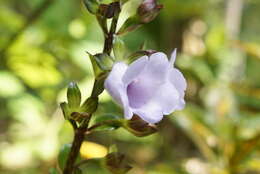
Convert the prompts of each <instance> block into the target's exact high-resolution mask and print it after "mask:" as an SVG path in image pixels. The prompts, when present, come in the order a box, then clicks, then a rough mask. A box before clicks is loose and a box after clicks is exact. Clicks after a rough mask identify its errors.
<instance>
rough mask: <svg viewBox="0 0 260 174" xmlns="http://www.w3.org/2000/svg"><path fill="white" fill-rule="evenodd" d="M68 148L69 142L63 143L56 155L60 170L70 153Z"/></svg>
mask: <svg viewBox="0 0 260 174" xmlns="http://www.w3.org/2000/svg"><path fill="white" fill-rule="evenodd" d="M70 149H71V144H64V145H63V146H62V147H61V149H60V153H59V155H58V164H59V167H60V169H61V170H64V167H65V165H66V162H67V159H68V156H69V153H70Z"/></svg>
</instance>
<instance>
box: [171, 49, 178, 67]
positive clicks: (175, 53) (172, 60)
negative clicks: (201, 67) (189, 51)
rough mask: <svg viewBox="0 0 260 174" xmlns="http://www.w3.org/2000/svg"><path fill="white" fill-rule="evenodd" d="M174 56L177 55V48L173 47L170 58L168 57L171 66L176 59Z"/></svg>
mask: <svg viewBox="0 0 260 174" xmlns="http://www.w3.org/2000/svg"><path fill="white" fill-rule="evenodd" d="M176 56H177V48H175V49H174V50H173V52H172V55H171V59H170V64H171V66H173V65H174V62H175V60H176Z"/></svg>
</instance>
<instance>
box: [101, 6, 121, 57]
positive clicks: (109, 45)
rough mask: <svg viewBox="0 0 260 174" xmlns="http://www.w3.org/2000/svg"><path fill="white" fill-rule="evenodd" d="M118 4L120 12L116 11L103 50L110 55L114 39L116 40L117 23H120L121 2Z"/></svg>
mask: <svg viewBox="0 0 260 174" xmlns="http://www.w3.org/2000/svg"><path fill="white" fill-rule="evenodd" d="M117 5H118V10H119V11H118V12H116V14H115V16H114V17H113V19H112V23H111V27H110V31H109V33H108V34H105V43H104V49H103V52H104V53H107V54H108V55H109V54H110V53H111V51H112V48H113V40H114V35H115V33H116V28H117V23H118V18H119V14H120V4H119V2H117Z"/></svg>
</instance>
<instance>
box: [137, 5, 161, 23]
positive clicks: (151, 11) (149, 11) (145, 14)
mask: <svg viewBox="0 0 260 174" xmlns="http://www.w3.org/2000/svg"><path fill="white" fill-rule="evenodd" d="M162 8H163V5H158V4H157V0H144V1H143V3H142V4H141V5H140V6H139V7H138V10H137V14H138V16H139V17H140V21H141V22H142V23H148V22H150V21H152V20H153V19H154V18H155V17H156V16H157V15H158V13H159V11H160V10H161V9H162Z"/></svg>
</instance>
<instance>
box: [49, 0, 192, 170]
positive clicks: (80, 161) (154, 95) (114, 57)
mask: <svg viewBox="0 0 260 174" xmlns="http://www.w3.org/2000/svg"><path fill="white" fill-rule="evenodd" d="M139 1H140V5H139V7H138V8H137V9H136V13H135V14H134V15H133V16H130V17H129V18H128V19H127V20H126V21H125V22H124V23H123V25H122V26H121V27H120V28H117V27H118V26H117V24H118V19H119V17H120V14H121V11H122V10H123V9H125V8H122V7H123V6H124V5H125V4H127V3H132V1H131V0H109V1H105V0H83V2H84V5H85V6H86V9H87V10H88V12H89V13H91V14H92V15H94V16H95V18H96V19H97V21H98V24H99V26H100V28H101V30H102V32H103V35H104V47H103V50H102V51H100V52H97V53H96V54H91V53H89V52H87V53H88V56H89V58H90V60H91V63H92V68H93V78H94V79H95V80H94V84H93V88H92V92H91V95H90V96H89V97H87V98H86V99H84V100H83V99H82V97H81V96H82V95H81V91H80V88H79V87H78V85H77V84H76V83H75V82H71V83H70V84H69V86H68V89H67V101H65V102H62V103H61V104H60V107H61V109H62V111H63V116H64V119H65V120H67V121H68V122H69V123H70V124H71V126H72V127H73V130H74V139H73V142H72V143H71V144H65V145H64V146H63V147H62V148H61V149H60V153H59V155H58V165H57V166H58V167H57V168H52V169H51V170H50V174H82V173H89V171H88V167H85V166H84V165H85V164H86V163H88V165H91V163H89V162H90V161H91V160H90V159H91V158H95V160H94V161H99V163H98V164H101V166H100V167H103V168H104V169H105V170H107V171H108V172H110V173H112V174H125V173H127V172H128V171H129V170H130V169H131V168H132V167H131V166H130V165H129V164H128V162H127V160H126V157H125V155H124V154H122V153H121V152H119V150H118V149H117V148H116V145H115V144H109V145H106V146H108V147H104V146H102V145H100V144H97V143H95V142H89V141H88V138H89V137H88V136H89V135H90V134H92V133H95V132H97V131H103V132H104V131H115V130H117V129H118V128H122V129H125V130H126V131H128V132H130V133H131V134H132V135H134V136H138V137H145V136H149V135H151V134H154V133H156V132H157V131H158V125H157V124H155V123H158V122H160V121H161V120H162V119H163V116H164V115H169V114H171V113H172V112H174V111H176V110H181V109H183V108H184V106H185V101H184V92H185V90H186V87H187V84H186V80H185V78H184V77H183V75H182V73H181V72H180V71H179V70H178V69H177V68H175V67H174V62H175V59H176V50H175V51H174V52H173V53H172V55H171V58H170V59H168V58H167V56H166V55H165V54H164V53H161V52H155V51H151V50H145V49H140V50H137V51H136V52H134V53H129V52H127V50H128V49H127V48H126V44H125V43H124V41H123V40H122V39H121V36H122V35H125V34H128V33H130V32H133V31H135V30H136V29H138V28H139V27H141V26H142V25H144V24H146V23H149V22H150V21H152V20H153V19H155V18H156V16H157V15H158V14H159V12H160V10H161V9H162V8H163V5H161V4H158V3H157V0H139ZM112 53H113V54H112ZM136 58H137V59H136ZM130 60H131V61H133V60H134V61H133V62H132V63H131V64H130V65H127V64H126V63H124V61H130ZM104 89H106V90H107V91H108V93H109V94H110V95H111V96H112V98H113V99H114V100H115V101H116V102H117V103H118V104H119V105H121V106H122V108H123V110H124V114H122V115H113V114H111V113H110V114H107V113H102V111H99V112H96V111H97V110H98V107H99V105H100V102H99V95H100V94H101V93H102V92H103V91H104ZM84 90H85V89H84ZM87 90H89V89H87ZM103 112H104V111H103ZM106 135H108V134H106ZM93 137H94V136H92V138H91V139H95V138H93ZM105 144H107V143H105ZM93 148H94V149H95V148H96V149H95V150H93ZM97 149H99V150H97ZM93 151H94V152H95V153H92V152H93ZM97 151H100V153H98V152H97ZM96 152H97V153H96ZM86 170H87V171H86Z"/></svg>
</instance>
